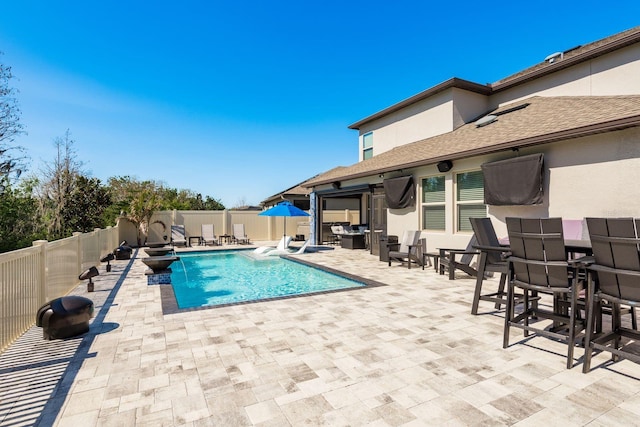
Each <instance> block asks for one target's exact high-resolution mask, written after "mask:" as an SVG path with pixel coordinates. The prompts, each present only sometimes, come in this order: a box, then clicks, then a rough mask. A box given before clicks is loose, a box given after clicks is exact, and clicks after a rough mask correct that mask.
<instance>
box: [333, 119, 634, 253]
mask: <svg viewBox="0 0 640 427" xmlns="http://www.w3.org/2000/svg"><path fill="white" fill-rule="evenodd" d="M533 153H544V155H545V158H544V162H545V163H544V203H543V204H542V205H537V206H489V207H488V209H487V214H488V216H489V217H491V218H492V220H493V223H494V226H495V228H496V232H497V234H498V236H499V237H501V236H506V234H507V233H506V227H505V225H504V218H506V217H508V216H520V217H532V218H533V217H555V216H559V217H562V218H564V219H582V218H584V217H587V216H607V217H620V216H633V217H640V185H638V184H637V183H639V182H640V129H638V128H631V129H627V130H623V131H619V132H612V133H606V134H599V135H594V136H590V137H585V138H578V139H573V140H567V141H562V142H557V143H553V144H546V145H541V146H536V147H530V148H526V149H521V150H520V151H519V153H518V155H527V154H533ZM515 155H516V154H515V153H514V152H512V151H506V152H502V153H495V154H492V155H485V156H478V157H474V158H469V159H464V160H456V161H455V162H454V164H453V168H452V169H451V171H449V172H447V173H445V174H444V175H445V177H446V191H447V200H446V205H445V210H446V217H447V222H446V230H445V232H427V231H423V237H426V238H427V246H428V249H429V250H434V249H436V248H438V247H465V246H466V244H467V242H468V241H469V239H470V237H471V234H470V233H468V232H456V231H455V230H456V222H457V219H456V209H455V187H454V182H455V174H456V173H460V172H465V171H471V170H479V169H480V165H481V164H483V163H485V162H489V161H496V160H503V159H507V158H511V157H514V156H515ZM404 173H410V174H412V175H413V176H414V178H415V179H416V184H417V204H416V207H415V208H408V209H389V210H388V215H387V232H388V234H391V235H398V236H401V235H402V232H403V231H404V230H408V229H411V230H416V229H420V228H421V224H422V219H421V209H420V199H421V193H422V188H421V183H422V181H421V180H422V178H426V177H428V176H436V175H442V174H441V173H440V172H438V170H437V168H436V166H435V165H429V166H424V167H420V168H416V169H411V170H405V171H404ZM381 181H382V179H381V178H379V177H378V176H377V175H376V176H372V177H371V181H370V182H371V183H373V182H381ZM365 182H367V180H366V179H358V180H354V181H345V182H343V187H348V186H352V185H356V184H362V183H365Z"/></svg>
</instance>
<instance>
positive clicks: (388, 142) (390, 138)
mask: <svg viewBox="0 0 640 427" xmlns="http://www.w3.org/2000/svg"><path fill="white" fill-rule="evenodd" d="M452 100H453V92H452V91H451V90H447V91H443V92H440V93H439V94H436V95H435V96H433V97H431V98H429V99H425V100H422V101H419V102H417V103H415V104H412V105H411V106H409V107H407V108H404V109H402V110H400V111H396V112H394V113H392V114H389V115H387V116H385V117H383V118H381V119H378V120H374V121H372V122H370V123H367V124H366V125H363V126H362V127H361V128H360V137H359V148H360V149H359V155H358V156H359V160H362V148H363V146H362V136H363V135H364V134H366V133H369V132H373V155H374V156H376V155H378V154H380V153H384V152H385V151H389V150H391V149H392V148H394V147H397V146H400V145H404V144H408V143H410V142H414V141H417V140H420V139H424V138H429V137H431V136H435V135H440V134H443V133H446V132H451V131H452V130H453V102H452Z"/></svg>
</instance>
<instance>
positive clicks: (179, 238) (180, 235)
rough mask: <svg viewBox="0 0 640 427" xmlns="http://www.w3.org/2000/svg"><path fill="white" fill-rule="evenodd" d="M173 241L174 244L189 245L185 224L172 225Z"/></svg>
mask: <svg viewBox="0 0 640 427" xmlns="http://www.w3.org/2000/svg"><path fill="white" fill-rule="evenodd" d="M171 243H173V246H187V238H186V234H185V231H184V225H172V226H171Z"/></svg>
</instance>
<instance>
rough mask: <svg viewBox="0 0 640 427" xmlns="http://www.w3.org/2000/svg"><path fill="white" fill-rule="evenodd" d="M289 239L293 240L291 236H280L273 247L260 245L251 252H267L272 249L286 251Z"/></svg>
mask: <svg viewBox="0 0 640 427" xmlns="http://www.w3.org/2000/svg"><path fill="white" fill-rule="evenodd" d="M291 240H293V239H292V237H291V236H282V238H281V239H280V241H279V242H278V244H277V245H276V247H275V248H274V247H273V246H260V247H259V248H256V249H255V250H254V251H253V252H254V253H256V254H266V253H267V252H272V251H286V250H287V249H288V248H289V244H290V243H291Z"/></svg>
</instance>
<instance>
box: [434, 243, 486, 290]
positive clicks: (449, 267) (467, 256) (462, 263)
mask: <svg viewBox="0 0 640 427" xmlns="http://www.w3.org/2000/svg"><path fill="white" fill-rule="evenodd" d="M477 244H478V241H477V238H476V235H475V234H474V235H473V236H471V240H469V243H468V244H467V247H466V248H465V249H449V248H438V255H439V258H440V259H439V261H438V262H439V266H440V271H439V272H440V274H444V272H445V270H446V271H448V272H449V280H454V279H455V278H456V270H462V271H464V272H465V273H467V274H468V275H469V276H477V275H478V271H477V270H476V269H475V268H473V267H471V261H472V260H473V257H474V256H475V255H479V254H480V252H478V251H477V250H475V249H473V246H474V245H477ZM458 256H460V258H458Z"/></svg>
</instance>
